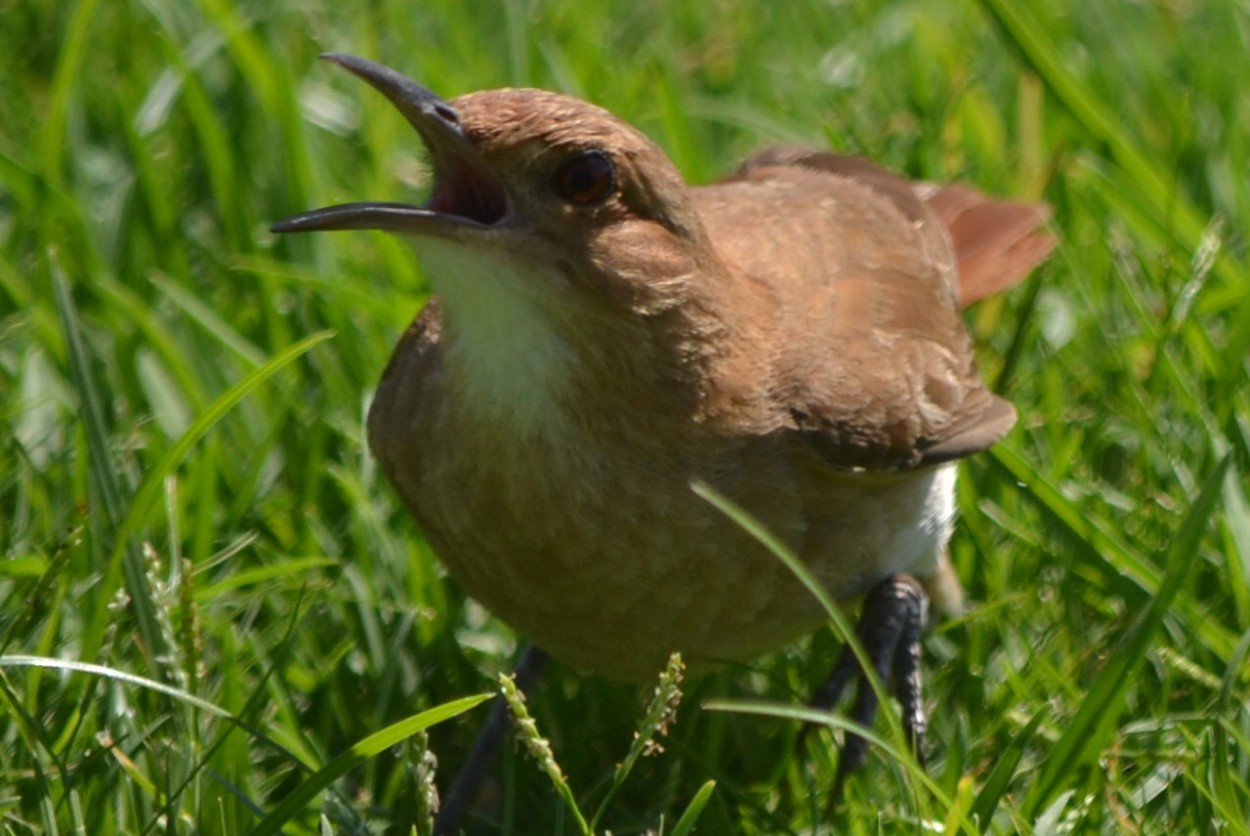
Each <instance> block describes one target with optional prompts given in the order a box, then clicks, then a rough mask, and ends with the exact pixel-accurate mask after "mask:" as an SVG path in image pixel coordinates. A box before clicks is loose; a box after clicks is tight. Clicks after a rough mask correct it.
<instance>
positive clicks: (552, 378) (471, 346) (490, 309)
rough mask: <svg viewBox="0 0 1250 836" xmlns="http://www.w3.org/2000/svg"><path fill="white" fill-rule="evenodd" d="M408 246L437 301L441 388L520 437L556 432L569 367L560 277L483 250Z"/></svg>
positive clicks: (422, 242)
mask: <svg viewBox="0 0 1250 836" xmlns="http://www.w3.org/2000/svg"><path fill="white" fill-rule="evenodd" d="M415 244H416V247H417V251H418V253H419V254H420V256H421V260H422V265H423V267H424V268H425V271H426V274H427V276H428V277H429V279H430V283H431V285H432V286H433V288H434V292H435V293H436V294H437V295H438V297H439V298H440V299H441V300H442V304H443V308H442V310H443V316H444V323H443V326H444V336H443V339H444V345H443V348H444V352H445V354H444V357H445V362H446V369H447V374H448V375H450V376H451V378H450V379H449V380H448V384H449V386H450V387H451V388H452V390H453V391H454V392H455V394H456V395H457V396H459V397H458V398H457V400H458V401H460V403H461V405H462V408H465V409H468V410H471V411H472V412H473V413H474V414H473V417H474V418H476V419H478V420H481V421H484V422H487V423H490V424H493V425H496V426H500V427H509V428H511V429H513V430H514V431H516V432H518V433H520V434H523V435H535V434H547V433H551V432H559V431H560V430H561V429H562V424H563V423H564V421H565V418H564V412H563V409H562V407H561V402H562V400H563V399H564V395H565V394H566V393H567V391H568V389H569V386H570V385H571V381H572V376H573V372H574V368H575V361H576V353H575V351H574V349H573V346H571V345H570V344H569V342H568V339H567V337H566V336H565V335H564V334H563V333H562V332H561V330H560V328H559V327H558V324H557V322H556V318H557V315H556V313H555V312H556V310H558V305H559V299H558V298H556V297H557V295H558V294H559V293H560V292H561V289H562V288H561V285H562V284H563V280H562V277H561V276H559V275H558V274H557V273H555V271H554V270H553V271H551V272H545V271H544V270H542V269H541V268H538V267H535V266H533V265H532V264H531V263H528V262H526V261H522V260H518V259H513V258H509V257H508V256H507V255H506V254H501V253H498V252H496V251H493V250H491V249H489V248H485V247H475V246H471V245H466V244H464V243H461V242H456V241H449V240H445V239H440V238H421V239H418V240H417V241H415Z"/></svg>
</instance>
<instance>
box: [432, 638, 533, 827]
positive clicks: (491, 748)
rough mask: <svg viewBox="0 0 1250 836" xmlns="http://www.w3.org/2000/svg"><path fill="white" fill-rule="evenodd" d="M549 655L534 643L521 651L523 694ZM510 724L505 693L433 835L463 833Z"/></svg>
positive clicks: (493, 707) (519, 677)
mask: <svg viewBox="0 0 1250 836" xmlns="http://www.w3.org/2000/svg"><path fill="white" fill-rule="evenodd" d="M547 658H548V657H547V654H546V653H545V652H543V651H542V650H541V649H540V648H538V647H535V646H534V645H532V644H531V645H528V646H527V647H526V648H525V649H524V650H523V651H521V658H520V660H518V661H517V666H516V673H515V676H516V684H517V688H519V689H520V691H521V693H522V694H528V693H529V691H530V689H531V688H533V687H534V686H535V685H536V684H537V683H538V679H539V677H541V676H542V672H543V669H544V668H545V667H546V666H547ZM510 723H511V714H510V713H509V711H508V704H507V703H506V702H504V699H503V697H502V696H499V697H496V698H495V701H494V703H492V704H491V709H490V717H488V718H487V720H486V724H485V725H483V726H482V730H481V731H479V732H478V733H477V740H475V741H474V742H473V749H472V751H470V752H469V757H468V759H467V760H466V761H465V764H464V766H463V767H462V768H461V769H460V774H458V775H457V776H456V780H455V782H454V783H453V784H452V785H451V790H450V791H449V792H448V793H447V796H446V797H445V798H444V799H443V802H442V804H441V805H440V806H439V810H438V817H437V818H436V819H435V821H434V836H457V834H459V833H460V829H461V825H462V824H463V822H464V816H465V813H466V812H468V809H469V805H470V804H472V803H473V801H474V799H475V798H477V794H478V792H479V791H480V790H481V789H482V782H483V781H484V780H485V779H486V773H487V770H488V769H490V766H491V763H492V762H493V761H494V760H495V758H496V757H497V756H498V755H499V748H500V746H501V745H502V744H503V741H504V738H505V737H506V736H507V734H508V726H509V724H510Z"/></svg>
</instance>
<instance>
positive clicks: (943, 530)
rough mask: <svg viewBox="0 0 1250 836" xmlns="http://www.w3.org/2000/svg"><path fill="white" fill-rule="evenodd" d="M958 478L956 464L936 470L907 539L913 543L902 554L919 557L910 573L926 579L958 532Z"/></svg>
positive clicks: (942, 466)
mask: <svg viewBox="0 0 1250 836" xmlns="http://www.w3.org/2000/svg"><path fill="white" fill-rule="evenodd" d="M958 475H959V470H958V469H957V465H956V464H955V462H949V463H947V464H944V465H941V466H940V467H938V468H937V469H936V470H934V471H933V476H932V478H931V479H930V481H929V487H928V491H927V492H926V494H925V499H924V508H923V510H922V511H921V515H920V519H919V521H918V523H919V524H918V525H917V526H916V527H915V528H914V529H912V530H911V532H909V534H908V538H909V539H912V542H910V543H908V544H907V548H905V549H904V551H903V553H904V554H914V555H917V556H918V558H919V560H918V562H917V564H916V565H915V566H913V567H912V568H911V569H909V570H908V571H912V572H915V573H916V574H917V575H920V576H922V577H923V576H927V575H930V574H932V573H933V572H934V571H935V570H936V568H937V559H938V556H939V555H940V554H941V553H942V551H943V550H944V549H945V548H946V543H947V541H949V540H950V538H951V534H952V532H953V531H954V530H955V481H956V478H957V477H958ZM913 538H914V539H913Z"/></svg>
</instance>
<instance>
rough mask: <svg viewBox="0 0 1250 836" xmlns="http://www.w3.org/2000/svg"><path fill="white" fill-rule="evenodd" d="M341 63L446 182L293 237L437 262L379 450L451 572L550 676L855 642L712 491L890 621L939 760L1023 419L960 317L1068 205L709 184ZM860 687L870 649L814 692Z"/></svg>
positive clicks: (1032, 254) (781, 161)
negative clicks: (929, 682)
mask: <svg viewBox="0 0 1250 836" xmlns="http://www.w3.org/2000/svg"><path fill="white" fill-rule="evenodd" d="M323 58H325V59H327V60H329V61H331V62H333V63H335V64H337V65H339V66H341V67H343V68H345V69H346V70H348V71H349V72H351V73H352V74H354V75H356V76H358V77H359V78H360V79H363V80H364V81H365V82H366V83H368V84H369V85H370V86H372V87H373V88H375V89H376V90H378V91H379V92H381V93H382V94H383V95H384V96H385V97H386V98H387V99H388V100H389V101H390V103H391V104H392V105H393V106H394V107H395V108H397V109H398V111H399V112H400V113H401V114H402V115H403V117H404V118H405V119H406V120H407V121H408V122H409V123H410V124H411V126H412V127H413V128H414V129H415V131H416V133H417V134H418V135H419V137H420V140H421V141H422V143H423V144H424V146H425V148H426V151H427V153H428V156H429V160H430V166H431V173H432V185H431V187H430V193H429V196H428V198H427V199H426V200H425V202H424V203H422V204H420V205H412V204H404V203H391V202H357V203H347V204H342V205H337V206H331V207H327V208H323V209H316V210H312V211H308V212H304V213H302V214H298V215H295V216H293V217H291V218H288V219H286V220H283V221H280V222H278V223H277V224H274V225H273V229H274V231H276V232H281V233H296V232H314V231H326V230H349V229H377V230H385V231H388V232H391V233H396V234H399V235H401V236H403V237H404V238H406V239H407V240H408V241H409V242H410V243H411V245H412V246H413V247H414V248H415V250H416V253H417V256H418V258H419V260H420V263H421V265H422V268H423V272H424V274H425V275H426V276H427V278H428V281H429V283H430V286H431V290H432V295H431V298H430V299H429V301H428V303H427V304H426V305H425V306H424V308H423V309H422V310H421V311H420V312H419V313H418V314H417V316H416V318H415V320H414V321H413V323H412V325H411V326H410V327H409V328H408V329H407V331H406V332H404V333H403V334H402V336H401V337H400V338H399V341H398V345H397V346H396V348H395V350H394V353H393V355H392V357H391V359H390V362H389V364H388V365H387V366H386V368H385V371H384V372H383V373H382V376H381V381H380V383H379V384H378V387H377V391H376V394H375V396H374V399H373V401H372V404H371V407H370V409H369V414H368V421H367V425H368V427H367V428H368V439H369V446H370V448H371V450H372V452H373V454H374V455H375V456H376V458H377V461H378V462H379V465H380V468H381V471H382V472H383V473H384V475H385V477H386V479H387V480H388V481H389V483H390V484H391V486H393V488H394V490H395V492H396V493H397V495H398V497H399V498H400V500H401V501H402V503H403V505H404V506H406V508H407V510H408V511H409V512H410V513H411V516H412V517H413V518H414V519H415V521H416V523H417V527H418V528H419V529H420V531H421V532H422V534H423V535H424V537H425V538H426V539H427V540H428V542H429V543H430V544H431V546H432V547H433V550H434V552H435V553H436V555H437V556H438V558H439V559H440V561H441V562H442V563H443V564H444V566H445V567H446V569H447V571H448V573H449V574H450V576H451V577H452V578H453V579H454V580H455V581H456V582H457V583H458V584H460V585H461V586H462V588H463V589H464V590H465V592H466V593H467V594H468V595H470V596H471V597H473V598H475V599H476V600H478V601H479V602H481V603H482V604H483V605H485V606H486V607H487V608H488V609H489V610H491V611H492V612H494V613H495V614H496V615H498V616H499V617H501V618H502V619H503V620H504V621H506V622H508V623H509V624H511V625H512V626H513V627H514V628H516V629H517V630H518V631H519V632H520V633H522V634H524V635H525V636H527V637H528V638H529V639H530V640H532V641H533V642H534V643H535V644H536V645H537V646H538V647H539V648H541V649H542V650H543V651H545V652H546V653H548V654H550V655H551V656H554V657H556V658H558V659H560V660H563V661H564V662H566V663H568V664H569V665H571V666H573V667H574V668H577V669H579V670H582V671H586V672H591V673H596V674H601V675H603V676H606V677H609V678H612V679H617V680H622V681H629V682H641V681H648V680H651V679H653V678H654V677H655V676H656V674H657V673H658V672H659V671H660V670H661V669H662V668H663V666H664V664H665V662H666V660H667V659H668V658H669V656H670V654H672V653H673V652H675V651H679V652H680V653H681V655H682V658H683V660H684V661H685V662H686V664H687V666H688V667H689V669H690V672H691V673H698V672H700V671H707V670H712V669H715V668H718V667H722V666H725V665H732V664H741V663H745V662H749V661H750V660H752V659H754V658H756V657H758V656H760V655H762V654H766V653H768V652H770V651H774V650H777V649H778V648H780V647H782V646H784V645H786V644H787V643H789V642H792V641H794V640H796V639H798V638H800V637H802V636H804V635H805V634H808V633H811V632H812V631H814V630H816V629H818V628H820V627H821V626H822V625H823V624H825V622H826V621H827V615H826V613H825V611H824V610H823V609H822V607H821V605H820V604H819V603H818V601H817V600H816V599H815V597H814V596H813V595H811V594H810V593H809V592H808V591H807V590H806V589H805V588H804V587H803V585H802V583H801V582H800V581H799V580H798V579H797V578H796V577H795V576H794V574H793V573H792V572H791V570H790V569H788V568H787V567H786V566H785V565H784V563H783V562H782V561H781V560H779V559H778V558H777V557H776V556H775V555H774V554H772V553H770V552H769V551H768V549H766V548H765V547H764V546H763V545H761V543H760V542H758V541H757V540H756V539H754V538H753V537H752V536H751V535H750V534H749V533H747V532H746V531H744V530H743V529H742V528H741V527H739V526H738V525H735V524H734V523H733V522H731V521H729V520H728V519H727V518H726V517H725V516H724V515H723V514H722V513H721V512H720V511H719V510H717V509H716V508H715V507H713V505H712V504H710V503H709V502H708V501H706V499H705V498H703V497H702V496H700V495H699V494H698V493H696V492H695V490H693V489H692V485H695V484H703V485H706V486H708V487H709V488H711V489H712V490H713V491H715V492H716V493H718V494H720V495H721V496H723V497H725V498H727V499H728V500H729V501H730V502H732V503H733V504H734V505H736V506H737V507H739V508H741V509H742V510H743V511H745V512H746V513H747V514H749V515H750V516H751V517H753V518H754V519H756V520H758V521H759V522H760V523H761V524H762V525H763V526H764V527H765V528H767V530H769V531H770V532H771V533H772V534H773V535H774V536H775V537H777V538H778V539H779V540H780V541H781V542H782V543H784V544H785V546H786V547H787V548H789V549H790V550H791V551H792V552H793V553H794V554H795V555H796V556H797V557H798V558H799V559H800V560H801V561H802V562H803V564H804V565H805V566H806V568H807V569H808V570H809V571H810V573H811V574H812V575H813V576H814V577H815V578H816V579H817V581H818V582H819V583H820V584H821V585H822V586H823V587H824V589H825V590H827V592H828V593H829V595H830V597H832V598H833V599H835V600H837V601H840V602H844V603H852V604H853V603H855V602H861V601H862V602H863V609H862V613H861V616H860V621H859V626H858V628H857V632H858V634H859V636H860V639H861V641H862V642H863V643H864V645H865V647H866V649H867V650H868V651H869V656H870V657H872V659H873V665H874V667H878V668H879V670H878V671H877V673H878V674H880V675H881V677H882V679H883V680H887V679H888V680H893V681H894V687H895V689H896V691H898V695H899V700H900V702H901V703H902V704H903V709H904V724H905V725H906V727H907V728H908V730H909V732H910V733H911V735H912V737H913V740H914V741H915V742H916V743H917V744H919V743H920V741H921V739H922V737H923V731H924V711H923V707H922V704H921V695H920V685H919V653H920V650H919V638H920V628H921V627H923V625H924V623H925V622H926V620H927V618H928V615H927V612H928V608H929V605H930V602H932V603H933V605H934V606H936V607H937V608H938V609H940V610H942V611H946V612H957V611H959V610H960V608H961V607H962V606H963V603H962V592H961V587H960V584H959V581H958V579H957V577H956V576H955V574H954V571H953V569H952V566H951V563H950V560H949V558H948V553H947V544H948V542H949V540H950V538H951V536H952V531H953V528H954V525H955V517H956V507H955V506H956V503H955V485H956V474H957V471H956V466H957V462H958V460H960V459H962V458H964V457H967V456H970V455H973V454H975V453H977V452H979V451H982V450H985V449H986V448H988V447H990V446H991V445H993V444H994V443H995V442H997V441H998V440H999V439H1000V438H1002V437H1003V436H1004V435H1005V434H1006V433H1007V432H1008V431H1009V430H1010V429H1011V427H1012V426H1013V425H1014V424H1015V423H1016V420H1017V412H1016V410H1015V408H1014V407H1013V406H1012V405H1011V404H1010V403H1009V402H1007V401H1006V400H1004V399H1003V398H1000V397H999V396H997V395H995V394H993V393H992V392H990V391H989V390H988V389H987V387H986V385H985V383H984V382H983V380H982V377H981V375H980V373H979V371H978V367H977V363H976V359H975V356H974V350H973V345H972V341H971V337H970V335H969V333H968V331H967V329H966V328H965V326H964V324H963V321H962V319H961V309H962V308H963V307H965V306H967V305H968V304H971V303H972V302H974V301H976V300H978V299H980V298H982V297H984V296H987V295H990V294H992V293H996V292H999V291H1001V290H1003V289H1005V288H1007V287H1010V286H1011V285H1013V284H1015V283H1017V282H1019V281H1020V280H1022V279H1023V278H1024V277H1025V276H1026V275H1027V274H1028V273H1030V272H1031V271H1032V270H1033V268H1034V267H1035V266H1037V265H1038V264H1039V263H1041V261H1042V260H1044V258H1045V257H1046V256H1047V254H1048V253H1049V251H1050V250H1051V249H1052V248H1053V246H1054V245H1055V243H1056V239H1055V238H1054V237H1053V235H1051V234H1050V233H1049V232H1048V231H1047V230H1046V229H1045V226H1046V223H1047V221H1048V219H1049V213H1048V209H1047V207H1046V206H1044V205H1042V204H1032V203H1024V202H1013V201H1009V200H1003V199H996V198H992V197H988V196H986V195H984V194H982V193H980V192H978V191H976V190H974V189H972V188H969V187H967V186H962V185H946V186H942V185H937V184H932V183H926V182H911V181H908V180H906V179H904V178H903V177H901V176H899V175H896V174H894V173H892V172H889V171H887V170H886V169H884V168H882V167H879V166H877V165H876V164H874V163H872V162H869V161H867V160H865V159H863V158H860V157H853V156H844V155H840V154H836V153H834V152H831V151H827V150H821V149H811V148H802V147H795V146H783V147H774V148H768V149H765V150H763V151H760V152H758V153H756V154H755V155H753V156H751V157H749V158H748V159H747V160H746V161H745V162H744V163H742V165H741V166H740V167H738V168H737V169H736V170H735V171H733V172H732V173H730V174H729V175H728V176H727V177H725V178H724V179H722V180H720V181H718V182H715V183H711V184H708V185H700V186H692V185H690V184H688V183H687V182H686V180H685V179H684V178H683V176H682V174H681V173H680V172H679V170H678V169H677V167H676V166H675V165H674V163H673V162H672V161H671V160H670V159H669V158H668V156H667V155H666V154H665V153H664V152H663V151H662V150H661V148H660V147H659V146H658V145H657V144H656V143H655V142H654V141H652V140H651V139H650V138H648V137H647V136H646V135H645V134H644V133H643V132H641V131H640V130H638V129H637V128H635V127H633V126H632V125H631V124H629V123H628V122H626V121H625V120H623V119H620V118H618V117H617V116H615V115H613V114H612V113H610V112H609V111H607V110H605V109H603V108H600V107H598V106H596V105H594V104H591V103H589V102H586V101H583V100H581V99H578V98H575V97H572V96H569V95H565V94H561V93H556V92H550V91H544V90H538V89H527V88H504V89H495V90H485V91H480V92H474V93H469V94H466V95H462V96H459V97H457V98H455V99H452V100H450V101H448V100H445V99H443V98H441V97H439V96H438V95H436V94H435V93H433V92H431V91H430V90H428V89H426V88H425V87H423V86H421V85H420V84H418V83H416V82H414V81H412V80H411V79H409V78H407V77H405V76H403V75H402V74H400V73H398V72H396V71H395V70H392V69H390V68H388V67H386V66H383V65H381V64H377V63H374V62H372V61H369V60H366V59H363V58H359V57H355V56H351V55H345V54H337V53H336V54H328V55H325V56H323ZM859 673H860V672H859V670H858V666H857V664H856V663H855V661H854V659H853V657H851V656H850V655H849V654H847V655H844V656H843V657H842V659H841V660H840V661H839V663H838V667H837V668H836V669H835V671H834V674H833V675H832V676H831V678H830V680H829V682H827V683H826V684H825V686H824V687H823V688H822V689H821V691H820V693H819V694H818V696H817V697H816V702H818V703H820V704H828V703H831V702H833V701H834V700H836V699H838V698H839V696H840V694H841V692H842V690H843V688H844V686H845V685H846V683H847V681H849V680H851V679H854V678H856V676H857V674H859ZM860 691H861V694H860V702H859V703H858V704H857V705H858V708H857V710H856V716H857V718H858V719H861V720H863V721H865V722H870V721H871V720H872V717H873V712H874V711H875V702H874V701H873V699H872V698H871V696H867V693H868V691H869V689H867V688H861V689H860ZM862 758H863V756H862V753H859V754H857V755H853V756H848V755H845V754H844V756H843V760H844V761H847V760H848V759H849V760H855V759H858V760H862ZM848 765H849V767H851V768H854V767H855V766H857V765H858V764H857V763H849V764H848Z"/></svg>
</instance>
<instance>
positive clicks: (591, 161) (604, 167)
mask: <svg viewBox="0 0 1250 836" xmlns="http://www.w3.org/2000/svg"><path fill="white" fill-rule="evenodd" d="M552 187H553V188H554V189H555V192H556V194H558V195H559V196H560V198H561V199H562V200H566V201H568V202H569V203H571V204H573V205H574V206H593V205H595V204H596V203H600V202H602V201H603V200H604V199H606V198H607V197H608V195H610V194H612V192H613V191H614V190H615V189H616V170H615V169H614V168H613V167H612V161H611V160H609V159H608V158H607V155H605V154H604V153H603V152H601V151H587V152H585V153H583V154H578V155H577V156H575V157H571V158H570V159H567V160H565V161H564V162H563V163H561V165H560V167H559V168H557V169H556V174H555V177H554V178H553V179H552Z"/></svg>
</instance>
